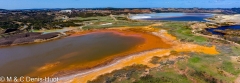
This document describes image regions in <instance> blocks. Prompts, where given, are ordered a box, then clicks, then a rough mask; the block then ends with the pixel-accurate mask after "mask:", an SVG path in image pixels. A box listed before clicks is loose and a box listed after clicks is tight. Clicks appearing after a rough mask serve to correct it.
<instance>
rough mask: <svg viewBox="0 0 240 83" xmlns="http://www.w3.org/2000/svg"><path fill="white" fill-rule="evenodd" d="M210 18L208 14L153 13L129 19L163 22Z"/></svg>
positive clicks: (210, 15)
mask: <svg viewBox="0 0 240 83" xmlns="http://www.w3.org/2000/svg"><path fill="white" fill-rule="evenodd" d="M212 16H213V14H209V13H153V14H138V15H135V16H131V18H132V19H141V20H163V21H205V20H204V19H206V18H209V17H212ZM142 17H143V18H142Z"/></svg>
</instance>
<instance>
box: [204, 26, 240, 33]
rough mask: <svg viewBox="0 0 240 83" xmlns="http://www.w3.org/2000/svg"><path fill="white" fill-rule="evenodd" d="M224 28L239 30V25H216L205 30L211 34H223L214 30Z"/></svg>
mask: <svg viewBox="0 0 240 83" xmlns="http://www.w3.org/2000/svg"><path fill="white" fill-rule="evenodd" d="M226 29H232V30H240V25H233V26H222V27H218V28H209V29H206V30H207V31H209V32H211V33H212V34H215V35H223V34H222V33H219V32H216V31H214V30H226Z"/></svg>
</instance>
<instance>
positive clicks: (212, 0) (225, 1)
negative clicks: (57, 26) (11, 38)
mask: <svg viewBox="0 0 240 83" xmlns="http://www.w3.org/2000/svg"><path fill="white" fill-rule="evenodd" d="M94 7H117V8H124V7H128V8H136V7H151V8H152V7H171V8H175V7H183V8H187V7H201V8H216V7H217V8H232V7H240V0H0V9H31V8H94Z"/></svg>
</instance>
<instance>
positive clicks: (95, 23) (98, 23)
mask: <svg viewBox="0 0 240 83" xmlns="http://www.w3.org/2000/svg"><path fill="white" fill-rule="evenodd" d="M79 19H80V20H88V19H95V20H91V21H86V22H88V23H92V24H88V25H87V26H84V27H83V29H85V30H86V29H105V28H112V27H126V26H129V27H131V26H147V25H150V24H153V23H152V22H142V21H128V20H118V21H115V20H113V19H112V18H111V17H110V16H104V17H89V18H79ZM105 23H112V24H109V25H102V24H105Z"/></svg>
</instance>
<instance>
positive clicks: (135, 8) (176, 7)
mask: <svg viewBox="0 0 240 83" xmlns="http://www.w3.org/2000/svg"><path fill="white" fill-rule="evenodd" d="M94 8H119V9H124V8H126V9H131V8H135V9H137V8H148V9H153V8H203V9H218V8H220V7H212V8H204V7H88V8H84V7H81V8H77V7H76V8H71V7H69V8H19V9H5V8H0V9H4V10H31V9H94ZM231 8H240V7H222V8H220V9H231Z"/></svg>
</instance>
